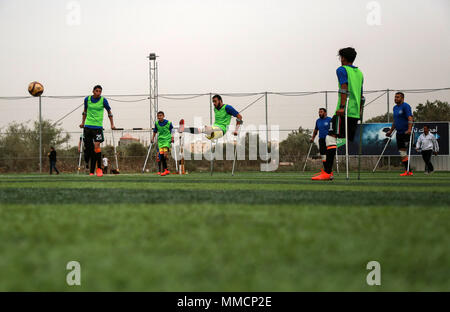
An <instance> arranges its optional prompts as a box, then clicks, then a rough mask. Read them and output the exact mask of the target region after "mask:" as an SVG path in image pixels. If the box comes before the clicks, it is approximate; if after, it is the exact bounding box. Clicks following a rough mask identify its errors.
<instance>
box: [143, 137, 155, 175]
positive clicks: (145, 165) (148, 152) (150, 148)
mask: <svg viewBox="0 0 450 312" xmlns="http://www.w3.org/2000/svg"><path fill="white" fill-rule="evenodd" d="M152 147H153V143H152V142H150V145H149V147H148V150H147V157H145V162H144V167H142V173H144V172H145V167H147V162H148V158H149V157H150V152H151V151H152Z"/></svg>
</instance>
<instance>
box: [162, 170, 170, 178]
mask: <svg viewBox="0 0 450 312" xmlns="http://www.w3.org/2000/svg"><path fill="white" fill-rule="evenodd" d="M168 174H169V170H167V169H166V170H164V172H163V173H161V176H162V177H163V176H166V175H168Z"/></svg>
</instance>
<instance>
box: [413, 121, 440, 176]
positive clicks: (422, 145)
mask: <svg viewBox="0 0 450 312" xmlns="http://www.w3.org/2000/svg"><path fill="white" fill-rule="evenodd" d="M416 150H417V152H421V153H422V158H423V161H424V162H425V174H430V173H433V172H434V167H433V164H432V163H431V156H432V155H433V154H434V155H437V154H438V153H439V144H438V142H437V140H436V137H435V136H434V135H433V134H431V133H430V127H429V126H423V133H422V134H421V135H420V137H419V139H418V140H417V144H416Z"/></svg>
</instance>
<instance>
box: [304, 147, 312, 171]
mask: <svg viewBox="0 0 450 312" xmlns="http://www.w3.org/2000/svg"><path fill="white" fill-rule="evenodd" d="M313 144H314V142H311V144H310V145H309V151H308V155H307V156H306V159H305V165H304V166H303V172H305V170H306V163H307V162H308V158H309V155H310V154H311V150H312V147H313Z"/></svg>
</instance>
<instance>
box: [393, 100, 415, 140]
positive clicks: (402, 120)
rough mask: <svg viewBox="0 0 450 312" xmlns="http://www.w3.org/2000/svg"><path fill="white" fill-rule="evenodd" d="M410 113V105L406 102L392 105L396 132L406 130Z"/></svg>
mask: <svg viewBox="0 0 450 312" xmlns="http://www.w3.org/2000/svg"><path fill="white" fill-rule="evenodd" d="M412 115H413V114H412V111H411V106H409V104H408V103H406V102H403V103H402V104H401V105H395V106H394V124H395V129H397V132H399V133H405V132H406V131H408V117H410V116H411V117H412Z"/></svg>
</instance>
